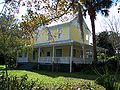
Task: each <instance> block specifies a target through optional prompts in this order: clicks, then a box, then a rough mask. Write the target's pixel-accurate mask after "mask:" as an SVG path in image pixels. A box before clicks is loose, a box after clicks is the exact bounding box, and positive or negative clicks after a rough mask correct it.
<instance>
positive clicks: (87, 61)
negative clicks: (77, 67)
mask: <svg viewBox="0 0 120 90" xmlns="http://www.w3.org/2000/svg"><path fill="white" fill-rule="evenodd" d="M92 61H93V59H92V58H85V60H84V59H83V58H73V63H75V64H92Z"/></svg>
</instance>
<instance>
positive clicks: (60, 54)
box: [56, 49, 62, 57]
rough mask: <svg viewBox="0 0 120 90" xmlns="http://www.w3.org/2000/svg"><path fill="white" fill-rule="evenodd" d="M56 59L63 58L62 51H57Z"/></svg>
mask: <svg viewBox="0 0 120 90" xmlns="http://www.w3.org/2000/svg"><path fill="white" fill-rule="evenodd" d="M56 57H62V49H56Z"/></svg>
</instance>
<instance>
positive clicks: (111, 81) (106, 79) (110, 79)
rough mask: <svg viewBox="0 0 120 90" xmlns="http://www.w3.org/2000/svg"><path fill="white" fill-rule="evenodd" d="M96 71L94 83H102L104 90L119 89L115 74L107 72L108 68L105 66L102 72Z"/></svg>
mask: <svg viewBox="0 0 120 90" xmlns="http://www.w3.org/2000/svg"><path fill="white" fill-rule="evenodd" d="M96 73H97V74H98V75H99V77H98V78H97V79H96V81H95V82H96V83H97V84H99V85H102V86H103V87H105V88H106V90H119V83H118V82H117V81H116V79H115V76H113V75H110V74H109V73H108V69H107V68H105V71H104V74H100V73H99V72H98V71H96Z"/></svg>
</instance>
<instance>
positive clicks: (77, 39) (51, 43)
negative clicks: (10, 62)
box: [17, 17, 93, 72]
mask: <svg viewBox="0 0 120 90" xmlns="http://www.w3.org/2000/svg"><path fill="white" fill-rule="evenodd" d="M83 26H84V27H83V29H84V46H85V50H84V51H85V54H83V49H82V46H83V43H82V37H81V31H80V27H79V23H78V18H77V17H76V18H74V19H73V20H71V21H69V22H66V23H62V24H58V25H54V26H49V27H47V29H43V30H39V33H38V34H37V35H36V42H35V44H34V46H35V49H34V50H33V53H32V55H30V54H29V53H23V54H22V56H18V57H17V64H20V63H37V66H38V68H39V69H45V68H51V69H50V70H53V71H54V70H57V71H62V70H63V69H68V70H69V71H70V72H72V71H73V68H74V65H77V64H92V61H93V57H92V46H91V45H90V44H89V43H90V35H91V32H90V30H89V29H88V27H87V25H86V23H85V21H84V24H83ZM83 55H85V56H84V57H85V59H83ZM63 67H66V68H63ZM61 68H62V70H61ZM63 71H64V70H63Z"/></svg>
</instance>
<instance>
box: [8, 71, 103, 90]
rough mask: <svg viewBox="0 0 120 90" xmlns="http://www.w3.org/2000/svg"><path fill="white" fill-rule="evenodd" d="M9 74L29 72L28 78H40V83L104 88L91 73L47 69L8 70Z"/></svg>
mask: <svg viewBox="0 0 120 90" xmlns="http://www.w3.org/2000/svg"><path fill="white" fill-rule="evenodd" d="M8 73H9V74H14V75H17V76H22V75H25V74H27V75H28V80H31V79H32V80H38V81H37V82H38V83H43V84H45V85H48V86H51V85H77V84H81V85H85V84H91V86H93V87H95V88H97V90H104V89H103V87H101V86H99V85H96V84H95V83H94V79H95V77H97V76H96V75H94V76H92V75H91V76H90V75H85V74H81V73H71V74H70V73H55V72H54V73H52V72H45V71H26V70H8Z"/></svg>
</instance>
